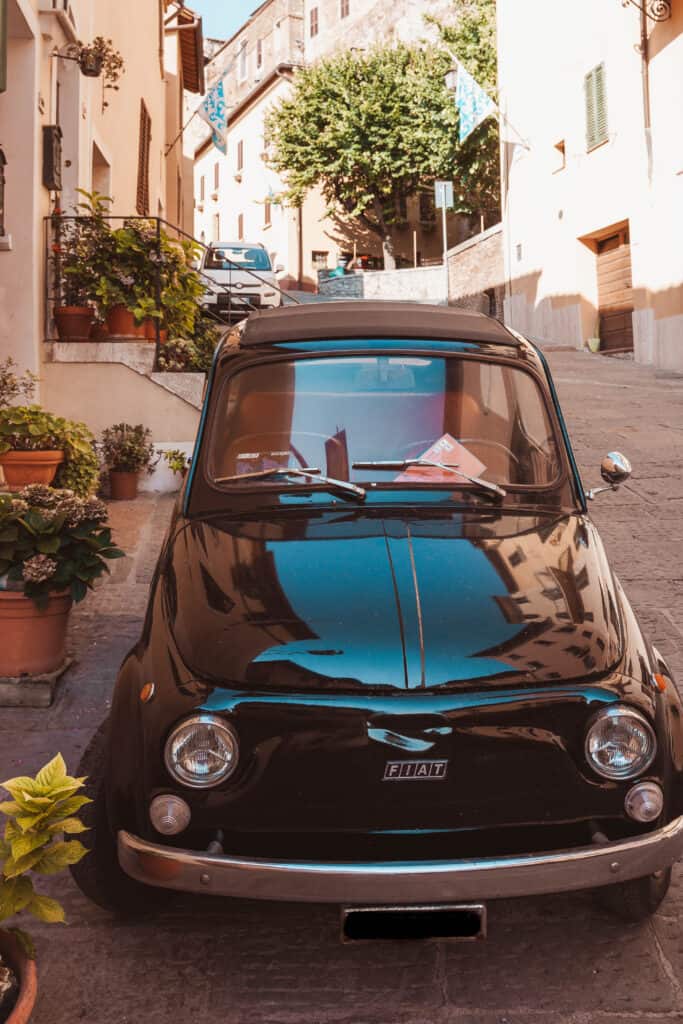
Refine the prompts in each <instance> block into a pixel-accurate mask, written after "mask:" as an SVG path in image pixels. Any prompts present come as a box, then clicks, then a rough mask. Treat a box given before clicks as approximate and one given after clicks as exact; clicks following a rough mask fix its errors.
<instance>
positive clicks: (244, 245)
mask: <svg viewBox="0 0 683 1024" xmlns="http://www.w3.org/2000/svg"><path fill="white" fill-rule="evenodd" d="M207 248H209V249H265V245H264V244H263V242H229V241H222V242H210V243H209V245H208V247H207Z"/></svg>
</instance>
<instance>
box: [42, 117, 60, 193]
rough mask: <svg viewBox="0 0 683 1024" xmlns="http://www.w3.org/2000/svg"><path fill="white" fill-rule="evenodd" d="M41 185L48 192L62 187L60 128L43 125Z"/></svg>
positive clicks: (52, 125)
mask: <svg viewBox="0 0 683 1024" xmlns="http://www.w3.org/2000/svg"><path fill="white" fill-rule="evenodd" d="M43 185H44V186H45V188H46V189H48V190H49V191H50V192H61V189H62V129H61V128H60V127H59V125H58V124H46V125H43Z"/></svg>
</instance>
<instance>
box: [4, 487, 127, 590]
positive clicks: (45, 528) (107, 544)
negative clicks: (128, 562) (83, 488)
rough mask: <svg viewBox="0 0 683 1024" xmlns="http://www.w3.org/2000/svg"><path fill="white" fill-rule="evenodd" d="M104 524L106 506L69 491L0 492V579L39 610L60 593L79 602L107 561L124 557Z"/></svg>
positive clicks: (26, 490)
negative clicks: (54, 595)
mask: <svg viewBox="0 0 683 1024" xmlns="http://www.w3.org/2000/svg"><path fill="white" fill-rule="evenodd" d="M106 523H107V506H106V505H105V504H104V502H102V501H100V500H99V499H98V498H79V497H78V496H77V495H76V494H74V493H73V491H69V490H61V489H55V488H52V487H46V486H45V485H44V484H30V485H29V486H28V487H24V488H23V490H21V491H17V492H15V493H14V494H0V576H6V577H7V580H8V581H9V583H10V584H15V585H16V587H17V588H18V589H21V590H23V592H24V594H25V595H26V597H30V598H31V600H33V601H35V603H36V604H37V605H38V606H39V607H43V606H44V605H45V604H46V603H47V600H48V598H49V596H50V594H53V593H59V592H63V591H69V593H70V595H71V597H72V599H73V600H74V601H82V600H83V598H84V597H85V596H86V594H87V593H88V590H92V588H93V584H94V582H95V580H97V579H99V577H100V576H102V574H103V573H105V572H109V567H108V565H107V561H108V560H110V559H113V558H123V557H124V553H123V551H121V550H120V549H119V548H117V547H115V546H114V544H113V543H112V536H111V530H110V529H109V527H108V526H107V525H106Z"/></svg>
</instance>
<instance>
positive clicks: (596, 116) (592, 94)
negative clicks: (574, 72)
mask: <svg viewBox="0 0 683 1024" xmlns="http://www.w3.org/2000/svg"><path fill="white" fill-rule="evenodd" d="M583 88H584V94H585V100H586V150H587V152H589V153H590V151H591V150H592V149H596V148H597V147H598V146H601V145H602V144H603V142H607V140H608V138H609V132H608V128H607V84H606V82H605V65H604V64H598V66H597V67H595V68H593V70H592V71H589V72H588V74H587V75H586V77H585V78H584V82H583Z"/></svg>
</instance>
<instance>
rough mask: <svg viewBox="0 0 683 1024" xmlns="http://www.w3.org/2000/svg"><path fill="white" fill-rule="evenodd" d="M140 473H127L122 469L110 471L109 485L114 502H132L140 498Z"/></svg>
mask: <svg viewBox="0 0 683 1024" xmlns="http://www.w3.org/2000/svg"><path fill="white" fill-rule="evenodd" d="M138 475H139V474H138V473H126V472H124V471H123V470H120V469H112V470H110V471H109V485H110V487H111V499H112V501H132V500H133V499H134V498H137V496H138Z"/></svg>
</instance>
